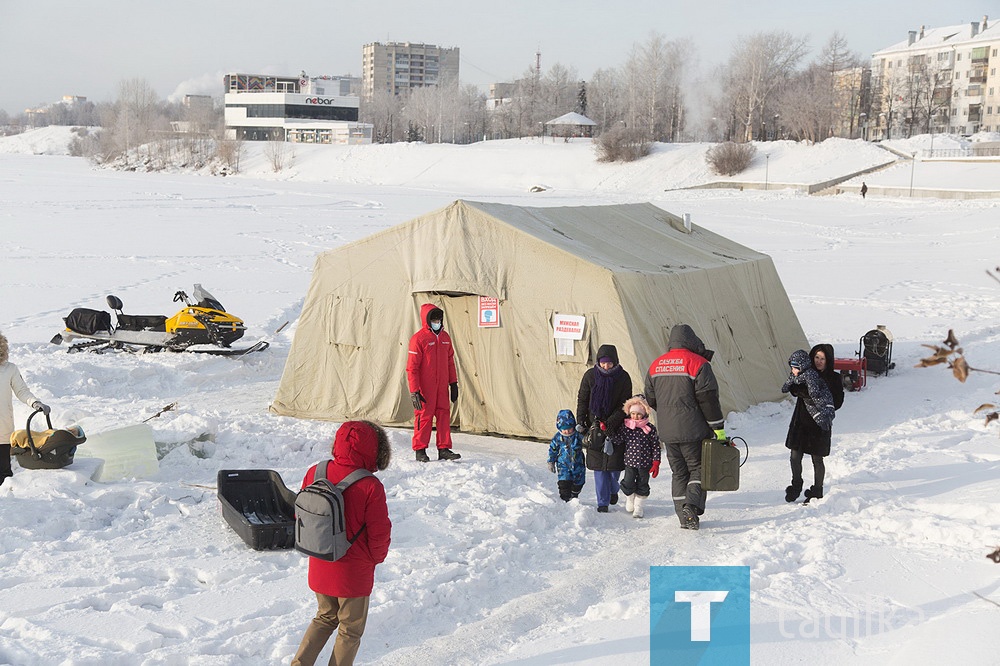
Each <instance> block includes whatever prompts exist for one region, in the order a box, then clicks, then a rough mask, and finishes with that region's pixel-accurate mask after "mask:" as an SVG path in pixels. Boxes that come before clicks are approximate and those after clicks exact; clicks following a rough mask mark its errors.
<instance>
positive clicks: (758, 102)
mask: <svg viewBox="0 0 1000 666" xmlns="http://www.w3.org/2000/svg"><path fill="white" fill-rule="evenodd" d="M807 46H808V40H807V39H806V38H803V37H795V36H793V35H792V34H790V33H788V32H784V31H776V32H766V33H764V32H760V33H755V34H753V35H750V36H749V37H741V38H740V39H739V40H738V41H737V43H736V46H735V47H734V49H733V52H732V55H731V56H730V58H729V89H730V92H731V95H732V99H733V108H734V115H735V116H736V118H737V119H738V121H739V122H740V123H741V126H742V130H743V131H742V134H743V136H742V138H743V140H744V141H750V140H752V139H753V138H754V129H755V128H756V127H760V125H761V123H762V122H764V121H765V119H766V118H767V112H768V109H769V104H770V102H771V97H772V95H773V94H774V92H775V91H776V90H777V89H779V88H780V86H782V85H783V84H785V83H786V82H787V80H788V78H789V76H790V75H791V74H792V72H794V71H795V67H796V66H797V65H798V63H799V61H800V60H802V57H803V56H804V55H805V53H806V49H807Z"/></svg>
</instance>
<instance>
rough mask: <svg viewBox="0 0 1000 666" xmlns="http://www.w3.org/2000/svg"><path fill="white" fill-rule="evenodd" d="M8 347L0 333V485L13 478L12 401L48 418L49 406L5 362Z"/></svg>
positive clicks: (15, 367)
mask: <svg viewBox="0 0 1000 666" xmlns="http://www.w3.org/2000/svg"><path fill="white" fill-rule="evenodd" d="M8 353H9V345H8V344H7V338H6V337H5V336H4V335H3V333H0V485H3V482H4V480H6V479H7V477H9V476H14V472H13V471H12V470H11V467H10V434H11V433H12V432H14V400H13V397H14V396H15V395H16V396H17V399H18V400H20V401H21V402H23V403H24V404H26V405H30V406H31V408H32V409H40V410H42V413H43V414H45V415H46V416H48V414H49V406H48V405H46V404H45V403H43V402H41V401H40V400H39V399H38V398H36V397H35V396H34V394H32V392H31V391H30V390H29V389H28V385H27V384H25V383H24V379H23V378H22V377H21V371H20V370H18V369H17V366H16V365H14V364H13V363H11V362H10V361H9V360H7V356H8Z"/></svg>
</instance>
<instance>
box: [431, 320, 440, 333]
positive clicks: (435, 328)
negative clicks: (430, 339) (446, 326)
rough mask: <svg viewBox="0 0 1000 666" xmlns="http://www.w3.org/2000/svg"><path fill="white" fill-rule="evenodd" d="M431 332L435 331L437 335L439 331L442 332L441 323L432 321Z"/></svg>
mask: <svg viewBox="0 0 1000 666" xmlns="http://www.w3.org/2000/svg"><path fill="white" fill-rule="evenodd" d="M431 330H432V331H434V332H435V333H437V332H438V331H440V330H441V322H439V321H432V322H431Z"/></svg>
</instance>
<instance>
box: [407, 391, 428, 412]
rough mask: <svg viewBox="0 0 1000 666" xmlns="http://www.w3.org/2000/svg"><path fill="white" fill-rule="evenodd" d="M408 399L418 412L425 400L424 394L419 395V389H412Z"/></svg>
mask: <svg viewBox="0 0 1000 666" xmlns="http://www.w3.org/2000/svg"><path fill="white" fill-rule="evenodd" d="M410 400H411V401H412V402H413V409H414V411H417V412H419V411H420V410H421V409H423V408H424V403H425V402H426V400H424V396H422V395H420V391H414V392H413V393H411V394H410Z"/></svg>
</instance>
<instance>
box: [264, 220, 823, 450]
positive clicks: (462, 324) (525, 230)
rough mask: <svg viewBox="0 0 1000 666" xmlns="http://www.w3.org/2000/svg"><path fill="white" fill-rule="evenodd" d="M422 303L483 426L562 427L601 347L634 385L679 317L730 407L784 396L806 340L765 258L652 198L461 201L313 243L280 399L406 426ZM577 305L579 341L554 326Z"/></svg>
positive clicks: (308, 410)
mask: <svg viewBox="0 0 1000 666" xmlns="http://www.w3.org/2000/svg"><path fill="white" fill-rule="evenodd" d="M481 297H486V298H487V299H496V301H495V302H490V301H489V300H484V299H481ZM427 302H431V303H434V304H436V305H438V306H439V307H440V308H442V309H443V310H444V313H445V319H444V323H445V328H446V329H447V330H448V331H449V332H450V334H451V337H452V340H453V341H454V345H455V352H456V364H457V366H458V378H459V380H458V381H459V386H460V387H461V392H460V396H459V400H458V403H457V409H453V413H454V423H455V424H456V425H458V426H459V427H460V428H461V430H463V431H466V432H474V433H499V434H506V435H515V436H527V437H539V438H546V439H547V438H549V437H551V436H552V433H553V432H554V431H555V417H556V413H557V412H558V410H559V409H562V408H570V409H573V410H574V411H575V409H576V395H577V390H578V388H579V385H580V378H581V376H582V375H583V373H584V371H585V370H586V369H587V368H588V367H589V366H591V365H593V364H594V363H595V362H596V360H595V358H594V354H595V353H596V351H597V348H598V346H600V345H601V344H603V343H610V344H614V345H616V346H617V347H618V353H619V356H620V358H621V362H622V365H623V366H624V367H625V369H626V370H627V371H628V372H629V374H630V375H631V376H632V383H633V390H634V391H635V392H637V393H638V392H640V391H641V390H642V383H643V378H644V377H645V373H646V369H647V368H648V366H649V364H650V363H651V362H652V361H653V359H655V358H656V357H657V356H659V355H660V354H661V353H663V352H664V351H665V348H666V343H667V337H668V333H669V331H670V328H671V327H672V326H673V325H674V324H677V323H687V324H690V325H691V326H692V327H693V328H694V330H695V331H696V332H697V333H698V335H699V336H700V337H701V338H702V340H704V342H705V344H706V346H707V347H708V348H710V349H714V350H715V351H716V355H715V358H714V359H713V362H712V365H713V367H714V369H715V373H716V375H717V377H718V379H719V384H720V389H721V395H722V402H723V408H724V410H725V411H727V412H728V411H732V410H737V411H738V410H742V409H745V408H746V407H748V406H749V405H753V404H756V403H758V402H762V401H767V400H776V399H778V398H780V397H781V393H780V391H779V389H780V387H781V384H782V382H783V381H784V379H785V377H786V376H787V374H788V373H787V364H786V361H787V358H788V355H789V353H791V352H792V351H794V350H795V349H800V348H805V347H806V344H807V343H806V338H805V335H804V334H803V332H802V328H801V326H800V325H799V322H798V319H797V318H796V316H795V312H794V311H793V310H792V306H791V304H790V303H789V301H788V296H787V295H786V294H785V291H784V288H783V287H782V285H781V281H780V279H779V278H778V274H777V272H776V271H775V268H774V264H773V263H772V262H771V259H770V257H768V256H767V255H764V254H761V253H759V252H755V251H754V250H751V249H749V248H747V247H744V246H742V245H739V244H738V243H734V242H733V241H731V240H728V239H726V238H723V237H722V236H719V235H718V234H714V233H712V232H710V231H708V230H706V229H704V228H702V227H700V226H697V225H690V228H688V227H686V226H685V221H684V220H683V219H682V218H680V217H678V216H677V215H673V214H671V213H668V212H666V211H664V210H661V209H660V208H657V207H656V206H653V205H652V204H622V205H611V206H577V207H558V208H528V207H522V206H512V205H505V204H496V203H480V202H473V201H456V202H454V203H452V204H451V205H449V206H446V207H445V208H442V209H440V210H436V211H434V212H431V213H428V214H426V215H422V216H420V217H418V218H416V219H413V220H410V221H409V222H406V223H403V224H400V225H398V226H395V227H392V228H391V229H387V230H385V231H382V232H380V233H377V234H374V235H372V236H369V237H367V238H364V239H362V240H359V241H356V242H354V243H350V244H348V245H345V246H343V247H339V248H337V249H334V250H329V251H327V252H324V253H322V254H321V255H319V257H318V258H317V260H316V265H315V268H314V271H313V277H312V283H311V284H310V287H309V292H308V294H307V295H306V299H305V302H304V304H303V306H302V316H301V318H300V319H299V322H298V327H297V329H296V331H295V339H294V342H293V344H292V348H291V351H290V353H289V355H288V361H287V362H286V364H285V370H284V374H283V375H282V377H281V384H280V386H279V387H278V393H277V395H276V396H275V399H274V402H273V403H272V405H271V409H272V411H274V412H276V413H278V414H285V415H291V416H297V417H302V418H314V419H328V420H334V421H342V420H346V419H370V420H374V421H378V422H380V423H383V424H385V425H396V426H399V425H409V424H411V423H412V419H413V410H412V407H411V405H410V398H409V392H408V389H407V385H406V373H405V368H406V357H407V344H408V341H409V338H410V336H411V335H412V334H413V333H414V332H415V331H416V330H417V329H418V328H419V327H420V322H419V308H420V305H421V304H422V303H427ZM497 315H498V317H499V326H496V325H495V324H497V319H496V316H497ZM565 315H578V316H581V317H583V320H582V321H583V327H582V334H581V339H579V340H575V341H574V340H559V341H557V340H556V339H555V338H554V335H555V327H556V324H555V323H554V322H559V323H562V322H561V321H560V319H561V318H562V317H564V316H565ZM577 321H579V320H577ZM481 324H485V325H486V326H481ZM559 328H566V327H564V326H559ZM568 328H572V327H571V326H570V327H568ZM570 335H572V333H570Z"/></svg>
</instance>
